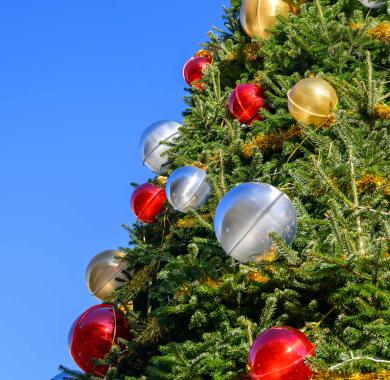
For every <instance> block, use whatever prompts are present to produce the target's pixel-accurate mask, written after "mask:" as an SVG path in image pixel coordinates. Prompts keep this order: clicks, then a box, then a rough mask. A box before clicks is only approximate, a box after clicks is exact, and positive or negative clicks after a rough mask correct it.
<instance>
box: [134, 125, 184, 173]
mask: <svg viewBox="0 0 390 380" xmlns="http://www.w3.org/2000/svg"><path fill="white" fill-rule="evenodd" d="M180 127H181V125H180V124H179V123H176V122H175V121H158V122H156V123H154V124H152V125H151V126H149V127H148V128H147V129H146V130H145V132H144V134H143V135H142V137H141V151H142V161H143V163H144V165H146V166H147V167H148V168H149V169H151V170H152V171H153V172H155V173H157V174H159V173H163V172H164V171H165V170H166V169H167V166H168V157H167V155H164V156H161V155H162V154H164V153H165V152H167V151H168V150H169V146H168V145H166V144H161V142H162V141H164V142H172V141H173V140H174V139H175V138H176V137H177V136H178V134H179V128H180Z"/></svg>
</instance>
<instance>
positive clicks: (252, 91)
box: [229, 83, 268, 125]
mask: <svg viewBox="0 0 390 380" xmlns="http://www.w3.org/2000/svg"><path fill="white" fill-rule="evenodd" d="M261 108H265V109H268V106H267V104H266V103H265V93H264V90H263V88H261V87H260V86H258V85H257V84H254V83H245V84H239V85H237V87H236V88H235V89H234V90H233V92H232V93H231V95H230V98H229V111H230V113H231V114H232V115H233V116H234V117H235V118H236V119H238V120H240V122H241V123H245V124H248V125H249V124H252V122H253V121H255V120H261V119H262V117H261V115H259V111H260V109H261Z"/></svg>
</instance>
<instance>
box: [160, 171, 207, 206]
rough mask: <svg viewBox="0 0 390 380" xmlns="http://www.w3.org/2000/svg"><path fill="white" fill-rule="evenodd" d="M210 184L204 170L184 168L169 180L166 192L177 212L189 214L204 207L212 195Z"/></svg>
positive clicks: (175, 172)
mask: <svg viewBox="0 0 390 380" xmlns="http://www.w3.org/2000/svg"><path fill="white" fill-rule="evenodd" d="M210 191H211V188H210V184H209V182H208V180H207V174H206V172H205V171H204V170H203V169H199V168H196V167H194V166H183V167H181V168H179V169H176V170H175V171H174V172H173V173H172V174H171V175H170V176H169V178H168V182H167V187H166V192H167V198H168V201H169V203H170V204H171V205H172V206H173V208H174V209H175V210H178V211H181V212H188V211H189V210H197V209H198V208H200V207H202V206H203V205H204V204H205V203H206V202H207V199H208V197H209V195H210Z"/></svg>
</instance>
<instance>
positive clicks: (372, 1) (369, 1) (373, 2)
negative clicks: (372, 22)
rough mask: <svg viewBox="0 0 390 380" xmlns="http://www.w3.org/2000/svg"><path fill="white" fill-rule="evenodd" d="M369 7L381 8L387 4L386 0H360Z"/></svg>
mask: <svg viewBox="0 0 390 380" xmlns="http://www.w3.org/2000/svg"><path fill="white" fill-rule="evenodd" d="M359 1H360V2H361V3H362V4H363V5H364V6H366V7H367V8H371V9H374V8H380V7H381V6H382V5H384V4H386V1H382V0H359Z"/></svg>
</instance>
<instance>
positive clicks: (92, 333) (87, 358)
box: [68, 304, 130, 377]
mask: <svg viewBox="0 0 390 380" xmlns="http://www.w3.org/2000/svg"><path fill="white" fill-rule="evenodd" d="M118 338H123V339H129V338H130V332H129V325H128V322H127V319H126V318H125V317H124V315H123V314H121V313H120V312H118V311H116V310H115V309H114V308H113V306H111V305H108V304H101V305H96V306H92V307H91V308H89V309H88V310H87V311H86V312H84V313H83V314H81V315H80V317H78V318H77V319H76V321H75V322H74V323H73V325H72V327H71V329H70V331H69V335H68V344H69V350H70V353H71V355H72V357H73V359H74V361H75V362H76V363H77V365H78V366H79V367H80V368H81V369H82V370H83V371H85V372H87V373H91V374H93V375H95V376H101V377H104V376H105V375H106V373H107V371H108V367H107V366H98V367H94V365H93V359H103V358H104V356H105V355H106V354H108V353H109V352H110V351H111V348H112V345H113V344H114V343H115V342H116V341H117V339H118Z"/></svg>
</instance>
